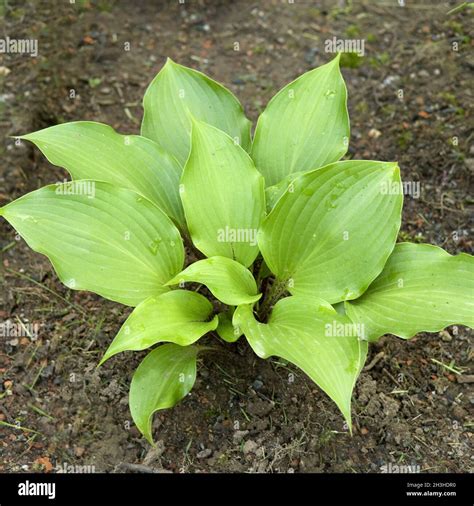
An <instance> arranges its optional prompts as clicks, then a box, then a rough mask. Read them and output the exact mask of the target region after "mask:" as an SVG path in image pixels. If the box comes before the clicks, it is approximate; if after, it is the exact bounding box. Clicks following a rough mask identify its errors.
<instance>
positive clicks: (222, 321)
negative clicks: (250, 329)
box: [217, 309, 242, 343]
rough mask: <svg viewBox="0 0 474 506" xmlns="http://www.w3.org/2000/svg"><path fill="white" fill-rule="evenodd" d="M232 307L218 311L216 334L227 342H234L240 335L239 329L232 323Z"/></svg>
mask: <svg viewBox="0 0 474 506" xmlns="http://www.w3.org/2000/svg"><path fill="white" fill-rule="evenodd" d="M233 315H234V309H232V310H229V311H223V312H222V313H219V315H218V316H219V325H218V326H217V334H218V335H219V337H220V338H221V339H223V340H224V341H227V342H228V343H235V341H237V340H238V339H239V337H240V336H241V335H242V333H241V331H240V330H239V329H238V328H237V327H234V325H233V324H232V317H233Z"/></svg>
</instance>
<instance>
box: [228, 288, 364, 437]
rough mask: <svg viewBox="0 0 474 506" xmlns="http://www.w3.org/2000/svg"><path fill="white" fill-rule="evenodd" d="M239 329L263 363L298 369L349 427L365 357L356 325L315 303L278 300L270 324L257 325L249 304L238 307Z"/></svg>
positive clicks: (324, 305) (290, 299) (287, 299)
mask: <svg viewBox="0 0 474 506" xmlns="http://www.w3.org/2000/svg"><path fill="white" fill-rule="evenodd" d="M233 323H234V325H237V326H238V327H240V329H241V330H242V331H243V333H244V334H245V337H246V338H247V340H248V342H249V343H250V346H251V347H252V349H253V350H254V352H255V353H256V354H257V355H258V356H259V357H261V358H268V357H269V356H277V357H281V358H283V359H285V360H288V361H289V362H292V363H293V364H295V365H297V366H298V367H299V368H300V369H302V370H303V371H304V372H305V373H306V374H307V375H308V376H309V377H310V378H311V379H312V380H313V381H314V382H315V383H316V384H317V385H318V386H319V387H320V388H321V389H322V390H324V392H326V394H327V395H329V397H330V398H331V399H332V400H333V401H334V402H335V403H336V404H337V406H338V407H339V409H340V410H341V412H342V414H343V415H344V418H345V419H346V421H347V423H348V425H349V428H351V396H352V391H353V389H354V385H355V382H356V379H357V377H358V376H359V373H360V371H361V369H362V367H363V365H364V362H365V359H366V356H367V342H366V341H364V340H361V339H359V337H358V331H359V329H358V328H357V326H356V325H354V324H353V323H352V322H351V321H350V320H349V318H347V317H346V316H342V315H340V314H338V313H337V312H336V311H335V310H334V309H333V308H332V307H331V306H330V305H329V304H328V303H327V302H325V301H323V300H318V299H315V298H311V297H308V298H303V297H286V298H284V299H281V300H279V301H278V302H277V303H276V305H275V307H274V308H273V311H272V313H271V315H270V318H269V321H268V323H266V324H265V323H259V322H258V321H257V320H256V319H255V317H254V315H253V312H252V307H251V305H243V306H239V307H238V308H237V309H236V311H235V314H234V320H233Z"/></svg>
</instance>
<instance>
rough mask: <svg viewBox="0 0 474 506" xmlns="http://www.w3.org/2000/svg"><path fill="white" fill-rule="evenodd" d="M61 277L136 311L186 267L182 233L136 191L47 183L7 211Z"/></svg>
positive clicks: (95, 184) (75, 286)
mask: <svg viewBox="0 0 474 506" xmlns="http://www.w3.org/2000/svg"><path fill="white" fill-rule="evenodd" d="M0 214H1V215H3V216H4V218H6V219H7V220H8V221H9V222H10V224H11V225H12V226H13V227H15V229H16V230H17V231H18V233H19V234H20V235H21V236H22V237H23V238H24V239H25V241H26V242H27V244H28V245H29V246H30V248H32V249H33V250H35V251H37V252H38V253H42V254H43V255H46V256H47V257H48V258H49V259H50V260H51V263H52V264H53V267H54V269H55V271H56V272H57V274H58V276H59V279H60V280H61V281H62V282H63V283H64V284H65V285H66V286H68V287H69V288H72V289H74V290H90V291H92V292H95V293H98V294H99V295H102V297H105V298H107V299H110V300H114V301H117V302H121V303H122V304H127V305H130V306H136V305H137V304H139V303H140V302H141V301H142V300H145V299H146V298H147V297H149V296H150V295H158V294H160V293H163V292H165V291H168V288H167V287H166V286H164V283H166V281H168V280H169V279H170V278H171V277H172V276H174V275H176V274H177V273H178V272H179V271H180V270H181V269H182V268H183V263H184V248H183V243H182V240H181V237H180V235H179V232H178V230H177V228H176V227H175V226H174V225H173V223H172V222H171V220H170V219H169V218H168V217H167V216H166V215H165V214H164V213H163V211H161V210H160V209H159V208H158V207H157V206H156V205H155V204H153V203H152V202H150V201H149V200H148V199H146V198H144V197H142V196H141V195H139V194H137V193H136V192H134V191H132V190H128V189H125V188H119V187H117V186H113V185H111V184H109V183H104V182H97V181H90V180H80V181H73V182H68V183H62V184H56V185H50V186H45V187H44V188H41V189H40V190H36V191H34V192H31V193H28V194H27V195H24V196H23V197H21V198H19V199H17V200H15V201H14V202H11V203H10V204H8V205H6V206H5V207H3V208H1V209H0Z"/></svg>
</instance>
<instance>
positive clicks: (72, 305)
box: [5, 267, 86, 315]
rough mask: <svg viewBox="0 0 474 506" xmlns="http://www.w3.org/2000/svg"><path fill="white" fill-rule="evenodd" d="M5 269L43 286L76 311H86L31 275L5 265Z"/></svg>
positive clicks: (83, 312)
mask: <svg viewBox="0 0 474 506" xmlns="http://www.w3.org/2000/svg"><path fill="white" fill-rule="evenodd" d="M5 270H6V271H7V272H11V273H12V274H13V275H15V276H18V277H20V278H23V279H26V280H28V281H30V282H31V283H34V284H35V285H37V286H40V287H41V288H43V290H46V291H47V292H49V293H51V294H53V295H54V296H55V297H58V298H59V299H61V300H62V301H63V302H65V303H66V304H68V305H69V306H71V307H73V308H74V309H75V310H76V311H79V312H80V313H82V314H83V315H85V314H86V311H84V309H82V307H80V306H76V304H74V303H72V302H70V301H68V300H67V299H66V298H65V297H63V296H62V295H60V294H59V293H57V292H55V291H54V290H51V288H48V287H47V286H45V285H43V284H42V283H40V282H39V281H36V279H33V278H32V277H30V276H27V275H26V274H23V273H21V272H17V271H15V270H13V269H8V268H7V267H6V268H5Z"/></svg>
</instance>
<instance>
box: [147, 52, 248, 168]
mask: <svg viewBox="0 0 474 506" xmlns="http://www.w3.org/2000/svg"><path fill="white" fill-rule="evenodd" d="M143 109H144V116H143V122H142V130H141V131H142V135H143V136H145V137H148V138H149V139H152V140H154V141H155V142H158V144H160V145H161V146H163V147H164V148H165V149H166V150H167V151H169V152H170V153H172V154H173V155H174V156H175V157H176V158H177V159H178V161H179V162H180V163H181V165H184V164H185V162H186V159H187V158H188V154H189V147H190V140H189V134H190V131H191V117H190V116H191V115H192V116H194V117H195V118H197V119H199V120H202V121H205V122H206V123H209V124H210V125H213V126H215V127H217V128H219V129H220V130H222V131H224V132H226V133H228V134H229V135H230V136H231V137H232V138H233V139H234V140H235V141H236V142H237V143H238V144H240V145H241V146H242V147H243V148H244V149H245V150H248V149H249V147H250V122H249V120H248V119H247V118H246V117H245V114H244V111H243V109H242V106H241V105H240V103H239V101H238V100H237V98H236V97H235V96H234V95H233V94H232V93H231V92H230V91H229V90H227V89H226V88H224V86H222V85H221V84H219V83H217V82H216V81H213V80H212V79H210V78H209V77H207V76H206V75H204V74H202V73H201V72H198V71H196V70H193V69H190V68H187V67H184V66H183V65H179V64H177V63H175V62H173V61H172V60H170V59H169V58H168V60H167V61H166V64H165V65H164V66H163V68H162V69H161V71H160V72H159V73H158V75H157V76H156V77H155V78H154V79H153V81H152V82H151V84H150V86H149V87H148V89H147V91H146V93H145V96H144V98H143ZM190 113H191V114H190Z"/></svg>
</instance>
